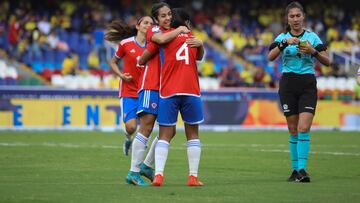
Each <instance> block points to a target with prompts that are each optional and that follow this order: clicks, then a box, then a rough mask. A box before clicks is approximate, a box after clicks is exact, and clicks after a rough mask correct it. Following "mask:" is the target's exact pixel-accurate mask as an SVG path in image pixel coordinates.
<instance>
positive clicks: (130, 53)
mask: <svg viewBox="0 0 360 203" xmlns="http://www.w3.org/2000/svg"><path fill="white" fill-rule="evenodd" d="M144 50H145V47H141V46H140V45H139V44H138V43H137V42H136V40H135V36H134V37H129V38H127V39H124V40H122V41H121V42H120V43H119V45H118V49H117V50H116V53H115V56H116V57H117V58H119V59H120V58H123V60H124V64H123V70H122V72H123V73H130V75H131V76H132V77H133V80H132V81H130V82H125V81H123V80H121V81H120V88H119V97H133V98H137V97H138V87H139V80H140V75H141V72H142V71H141V68H139V67H137V66H136V64H137V58H138V57H140V56H141V54H142V53H143V52H144Z"/></svg>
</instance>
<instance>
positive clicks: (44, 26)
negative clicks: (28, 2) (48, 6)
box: [37, 15, 51, 35]
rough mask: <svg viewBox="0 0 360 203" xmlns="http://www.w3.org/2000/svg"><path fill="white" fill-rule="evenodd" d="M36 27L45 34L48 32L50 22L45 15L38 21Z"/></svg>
mask: <svg viewBox="0 0 360 203" xmlns="http://www.w3.org/2000/svg"><path fill="white" fill-rule="evenodd" d="M37 27H38V28H39V30H40V32H42V33H44V34H45V35H48V34H50V31H51V24H50V22H49V19H48V17H47V15H44V16H43V17H42V19H41V20H40V21H39V22H38V24H37Z"/></svg>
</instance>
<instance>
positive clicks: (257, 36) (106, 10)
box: [0, 0, 360, 87]
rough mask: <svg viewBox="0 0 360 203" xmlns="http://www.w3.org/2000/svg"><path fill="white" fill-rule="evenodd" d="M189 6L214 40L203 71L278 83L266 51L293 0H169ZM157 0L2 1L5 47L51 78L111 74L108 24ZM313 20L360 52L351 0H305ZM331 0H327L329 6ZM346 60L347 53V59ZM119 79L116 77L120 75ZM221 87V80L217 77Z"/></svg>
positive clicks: (329, 36) (237, 81) (337, 72)
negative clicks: (106, 31) (288, 5)
mask: <svg viewBox="0 0 360 203" xmlns="http://www.w3.org/2000/svg"><path fill="white" fill-rule="evenodd" d="M167 2H168V3H170V5H172V6H173V7H185V8H186V9H187V10H189V11H191V14H192V17H193V24H194V25H195V26H194V29H193V32H194V34H195V35H196V36H197V37H198V38H200V39H201V40H203V41H204V42H205V45H206V60H205V62H204V63H202V64H200V67H199V75H200V76H201V77H202V78H213V79H215V80H216V81H218V83H217V84H218V86H220V87H277V85H278V81H279V78H280V77H281V69H282V67H281V63H280V60H277V61H275V62H269V61H268V60H267V58H266V55H267V51H268V47H269V45H270V44H271V43H272V42H273V40H274V38H275V37H276V36H277V35H278V34H279V33H281V32H283V28H284V21H283V19H284V10H285V7H286V5H287V1H275V0H270V1H266V2H265V1H250V0H244V1H235V0H227V1H216V0H192V1H190V0H183V1H175V0H173V1H172V0H170V1H167ZM152 3H153V2H151V1H145V0H140V1H129V0H121V1H115V0H106V1H101V0H91V1H90V0H79V1H66V0H65V1H57V0H54V1H44V2H41V5H39V2H38V1H35V0H29V1H25V0H20V1H11V0H5V1H1V2H0V9H1V11H2V12H1V13H0V49H1V50H4V51H6V53H7V57H8V58H11V59H16V60H18V61H20V62H22V63H24V64H26V65H27V66H28V67H30V68H31V69H32V70H33V71H35V72H36V73H38V74H39V75H41V76H42V77H43V78H45V79H46V80H51V78H52V76H53V75H60V76H65V75H88V74H92V75H98V76H100V77H101V78H105V77H107V76H109V75H111V72H110V70H109V65H108V61H109V60H110V59H111V57H112V55H113V53H114V47H113V45H111V44H110V43H108V42H106V41H104V39H103V36H104V32H105V26H106V24H107V23H108V22H110V21H111V20H113V19H122V20H124V21H125V22H127V23H128V24H130V25H135V24H136V20H137V18H139V17H141V16H142V15H144V14H147V15H149V14H150V9H151V6H152ZM302 3H303V5H305V10H306V12H307V15H306V23H307V24H306V27H307V29H309V30H312V31H314V32H316V33H317V34H318V35H319V36H320V37H321V39H322V40H323V42H325V43H326V44H327V45H328V47H329V48H330V49H331V50H337V51H340V52H343V53H345V54H349V55H351V54H353V53H355V57H358V58H360V56H359V35H360V11H359V10H358V9H356V8H354V6H352V5H351V4H349V3H346V2H345V3H343V2H340V1H332V2H331V3H329V2H328V1H325V0H320V1H308V0H304V1H302ZM324 4H326V6H324ZM339 60H341V59H339ZM339 64H340V63H338V62H337V61H336V59H335V60H334V63H333V64H332V65H331V66H330V67H325V66H321V65H320V64H317V66H316V67H315V68H316V74H317V76H329V75H330V76H335V77H339V76H346V75H348V74H349V73H345V72H344V70H343V67H342V66H341V65H339ZM114 86H116V83H114ZM215 87H216V85H215Z"/></svg>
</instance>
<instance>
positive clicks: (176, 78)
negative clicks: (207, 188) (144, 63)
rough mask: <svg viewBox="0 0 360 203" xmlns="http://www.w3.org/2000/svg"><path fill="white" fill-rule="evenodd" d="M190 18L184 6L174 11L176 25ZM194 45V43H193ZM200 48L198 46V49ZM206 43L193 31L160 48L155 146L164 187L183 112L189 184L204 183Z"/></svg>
mask: <svg viewBox="0 0 360 203" xmlns="http://www.w3.org/2000/svg"><path fill="white" fill-rule="evenodd" d="M189 19H190V17H189V15H188V14H187V13H186V12H185V11H184V10H183V9H174V10H173V20H172V27H178V26H181V25H187V26H188V27H190V23H189V22H190V20H189ZM189 44H190V45H189ZM196 47H198V48H196ZM147 51H148V53H154V52H156V47H151V46H150V45H149V46H148V48H147V50H145V52H144V54H143V55H142V56H141V58H140V60H142V58H143V57H144V58H145V59H144V60H146V58H148V57H149V56H148V55H147V56H144V55H146V54H148V53H147ZM203 54H204V49H203V46H202V43H201V41H200V44H199V41H198V40H197V39H194V38H193V36H192V34H191V33H188V34H180V35H178V36H177V37H176V38H175V39H174V40H172V41H171V42H169V43H166V44H164V45H163V46H161V47H160V56H161V57H160V58H161V59H162V64H163V66H162V70H161V79H160V81H161V82H160V101H159V114H158V123H159V125H160V138H159V141H158V143H157V145H156V149H155V167H156V172H155V179H154V181H153V185H154V186H161V185H162V182H163V171H164V167H165V162H166V159H167V154H168V148H169V143H170V141H171V139H172V137H173V136H174V135H175V132H176V122H177V115H178V112H179V111H180V113H181V115H182V118H183V120H184V122H185V133H186V136H187V140H188V150H187V151H188V160H189V180H188V185H189V186H202V185H203V184H202V183H201V182H200V181H199V180H198V177H197V172H198V165H199V161H200V154H201V144H200V140H199V136H198V124H199V123H201V122H202V121H203V113H202V106H201V99H200V87H199V79H198V75H197V65H196V60H199V59H202V57H203Z"/></svg>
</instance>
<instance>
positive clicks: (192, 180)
mask: <svg viewBox="0 0 360 203" xmlns="http://www.w3.org/2000/svg"><path fill="white" fill-rule="evenodd" d="M187 185H188V186H203V185H204V184H203V183H202V182H201V181H199V179H198V177H196V176H193V175H190V176H189V178H188V183H187Z"/></svg>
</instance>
